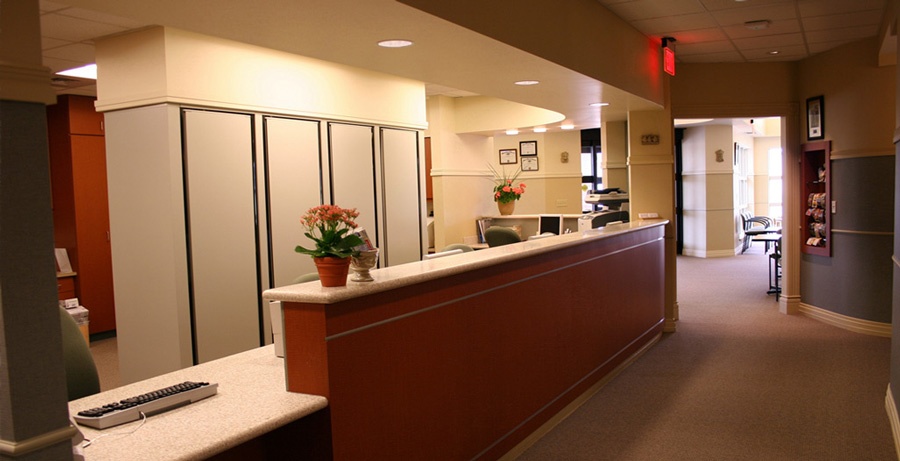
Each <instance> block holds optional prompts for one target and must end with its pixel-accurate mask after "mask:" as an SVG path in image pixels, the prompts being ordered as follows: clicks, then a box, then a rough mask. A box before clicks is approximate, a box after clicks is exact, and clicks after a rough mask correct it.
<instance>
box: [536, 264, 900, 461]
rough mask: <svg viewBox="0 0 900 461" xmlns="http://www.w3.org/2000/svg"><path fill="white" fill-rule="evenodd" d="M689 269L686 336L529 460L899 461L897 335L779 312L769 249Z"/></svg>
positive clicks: (683, 287) (583, 411)
mask: <svg viewBox="0 0 900 461" xmlns="http://www.w3.org/2000/svg"><path fill="white" fill-rule="evenodd" d="M677 264H678V300H679V307H680V319H679V321H678V325H677V331H676V332H675V333H672V334H666V335H664V336H663V338H662V339H661V341H660V342H659V343H658V344H656V345H655V346H654V347H653V348H651V349H650V350H649V351H648V352H647V353H646V354H645V355H644V356H643V357H641V358H640V359H639V360H637V361H636V362H635V363H634V364H632V365H631V366H630V367H628V368H626V369H625V370H624V371H623V372H622V373H621V374H620V375H618V376H617V377H616V378H615V379H613V380H612V381H611V382H610V383H608V384H607V385H606V386H604V387H603V388H602V389H601V390H600V391H599V392H598V393H597V394H595V395H594V396H593V397H592V398H591V399H590V400H589V401H588V402H587V403H586V404H585V405H583V406H582V407H580V408H579V409H578V410H577V411H576V412H575V413H573V414H572V415H571V416H569V417H568V418H567V419H566V420H564V421H563V422H562V423H561V424H559V425H558V426H557V427H556V428H555V429H554V430H552V431H551V432H550V433H549V434H547V435H546V436H545V437H543V438H542V439H541V440H539V441H538V442H537V443H535V444H534V445H533V446H532V447H531V448H529V449H528V450H527V451H526V452H525V453H524V454H523V455H522V456H520V457H519V458H518V459H519V460H520V461H532V460H622V461H624V460H767V461H772V460H792V461H793V460H895V459H897V457H896V454H895V451H894V446H893V440H892V435H891V430H890V423H889V421H888V417H887V413H886V411H885V407H884V398H885V392H886V390H887V385H888V382H889V366H890V363H889V361H890V339H887V338H878V337H872V336H866V335H862V334H859V333H853V332H849V331H845V330H843V329H840V328H836V327H833V326H830V325H826V324H823V323H821V322H819V321H816V320H813V319H810V318H808V317H805V316H802V315H784V314H781V313H779V312H778V305H777V303H776V302H775V298H774V296H772V295H767V294H766V290H767V288H768V282H767V281H766V278H767V266H766V264H767V257H766V256H765V255H764V254H762V251H761V246H760V247H758V248H756V249H754V250H753V251H752V252H751V254H744V255H740V256H735V257H729V258H714V259H713V258H710V259H701V258H690V257H682V256H679V257H678V263H677Z"/></svg>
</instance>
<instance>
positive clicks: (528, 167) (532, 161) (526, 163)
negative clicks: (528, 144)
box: [522, 157, 538, 171]
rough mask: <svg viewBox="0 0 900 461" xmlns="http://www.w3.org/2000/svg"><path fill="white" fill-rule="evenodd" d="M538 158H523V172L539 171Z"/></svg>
mask: <svg viewBox="0 0 900 461" xmlns="http://www.w3.org/2000/svg"><path fill="white" fill-rule="evenodd" d="M537 170H538V159H537V157H522V171H537Z"/></svg>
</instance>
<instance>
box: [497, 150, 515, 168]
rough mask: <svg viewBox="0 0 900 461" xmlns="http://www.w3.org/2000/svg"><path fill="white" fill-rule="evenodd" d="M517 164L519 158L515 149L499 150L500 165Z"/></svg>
mask: <svg viewBox="0 0 900 461" xmlns="http://www.w3.org/2000/svg"><path fill="white" fill-rule="evenodd" d="M516 163H519V157H518V155H517V151H516V150H515V149H500V164H501V165H514V164H516Z"/></svg>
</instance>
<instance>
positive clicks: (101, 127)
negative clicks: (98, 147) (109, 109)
mask: <svg viewBox="0 0 900 461" xmlns="http://www.w3.org/2000/svg"><path fill="white" fill-rule="evenodd" d="M105 129H106V128H105V127H104V126H103V120H100V131H103V130H105Z"/></svg>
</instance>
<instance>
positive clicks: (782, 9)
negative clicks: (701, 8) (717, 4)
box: [710, 4, 797, 26]
mask: <svg viewBox="0 0 900 461" xmlns="http://www.w3.org/2000/svg"><path fill="white" fill-rule="evenodd" d="M710 14H712V17H713V18H715V20H716V22H718V23H719V25H722V26H730V25H734V24H743V23H745V22H747V21H758V20H760V19H768V20H770V21H778V20H782V19H796V18H797V10H796V8H794V5H785V4H779V5H772V6H765V7H753V8H735V9H730V10H722V11H715V12H712V13H710Z"/></svg>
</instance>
